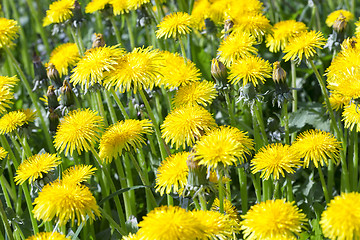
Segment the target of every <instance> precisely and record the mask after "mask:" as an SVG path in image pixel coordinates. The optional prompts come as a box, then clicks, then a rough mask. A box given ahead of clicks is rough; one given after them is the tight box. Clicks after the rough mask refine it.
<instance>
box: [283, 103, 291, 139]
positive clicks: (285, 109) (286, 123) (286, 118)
mask: <svg viewBox="0 0 360 240" xmlns="http://www.w3.org/2000/svg"><path fill="white" fill-rule="evenodd" d="M283 116H284V127H285V144H288V145H289V144H290V133H289V114H288V103H287V101H286V100H285V102H284V105H283Z"/></svg>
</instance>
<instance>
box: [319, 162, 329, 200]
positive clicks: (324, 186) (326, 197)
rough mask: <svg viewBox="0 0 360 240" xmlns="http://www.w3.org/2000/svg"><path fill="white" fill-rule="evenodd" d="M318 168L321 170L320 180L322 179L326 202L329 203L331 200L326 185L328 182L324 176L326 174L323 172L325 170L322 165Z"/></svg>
mask: <svg viewBox="0 0 360 240" xmlns="http://www.w3.org/2000/svg"><path fill="white" fill-rule="evenodd" d="M317 169H318V172H319V176H320V181H321V185H322V189H323V191H324V196H325V200H326V203H329V202H330V197H329V192H328V189H327V186H326V183H325V178H324V174H323V172H322V170H321V166H319V167H318V168H317Z"/></svg>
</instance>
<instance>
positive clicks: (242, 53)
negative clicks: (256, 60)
mask: <svg viewBox="0 0 360 240" xmlns="http://www.w3.org/2000/svg"><path fill="white" fill-rule="evenodd" d="M255 44H257V41H256V39H255V38H254V37H253V36H252V35H250V34H249V33H247V32H233V33H231V34H230V35H229V36H228V37H227V38H225V39H224V40H223V41H222V42H221V43H220V47H219V49H218V55H219V60H220V61H221V62H223V63H224V64H225V65H226V66H228V67H229V66H230V65H231V64H232V63H233V62H234V61H236V60H239V59H241V58H244V57H247V56H251V55H252V54H257V52H258V50H257V48H255V47H254V46H253V45H255Z"/></svg>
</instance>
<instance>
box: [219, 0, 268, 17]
mask: <svg viewBox="0 0 360 240" xmlns="http://www.w3.org/2000/svg"><path fill="white" fill-rule="evenodd" d="M217 2H219V3H221V2H224V1H223V0H217ZM225 3H227V4H226V5H227V9H226V11H225V12H226V14H227V15H229V16H233V18H236V16H239V15H243V14H249V13H252V14H255V13H257V14H260V13H262V12H263V10H264V6H263V3H262V2H261V1H259V0H227V1H225ZM223 4H224V3H223Z"/></svg>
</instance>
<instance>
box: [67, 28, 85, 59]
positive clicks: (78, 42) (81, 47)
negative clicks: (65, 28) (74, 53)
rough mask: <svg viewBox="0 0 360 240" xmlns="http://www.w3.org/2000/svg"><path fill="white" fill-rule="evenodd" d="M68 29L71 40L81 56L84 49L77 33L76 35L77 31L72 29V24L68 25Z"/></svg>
mask: <svg viewBox="0 0 360 240" xmlns="http://www.w3.org/2000/svg"><path fill="white" fill-rule="evenodd" d="M69 29H70V32H71V35H72V37H73V40H74V42H75V44H76V46H77V49H78V51H79V54H80V56H83V55H84V49H83V46H82V40H81V39H80V37H79V35H78V31H77V30H76V31H74V28H73V27H72V26H69ZM76 29H78V28H76Z"/></svg>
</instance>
